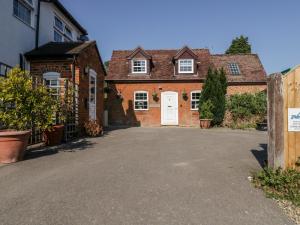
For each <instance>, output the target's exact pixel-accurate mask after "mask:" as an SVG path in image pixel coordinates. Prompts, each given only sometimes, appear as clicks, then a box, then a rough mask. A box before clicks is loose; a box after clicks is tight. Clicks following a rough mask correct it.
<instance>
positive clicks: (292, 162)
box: [268, 66, 300, 168]
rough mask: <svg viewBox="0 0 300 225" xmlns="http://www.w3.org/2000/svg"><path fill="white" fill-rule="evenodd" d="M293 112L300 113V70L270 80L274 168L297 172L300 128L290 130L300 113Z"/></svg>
mask: <svg viewBox="0 0 300 225" xmlns="http://www.w3.org/2000/svg"><path fill="white" fill-rule="evenodd" d="M289 110H290V111H291V110H296V111H299V112H300V66H298V67H297V68H295V69H293V70H291V71H290V72H289V73H287V74H285V75H282V74H273V75H271V76H270V77H269V80H268V120H269V131H268V132H269V145H268V162H269V166H270V167H274V168H277V167H282V168H297V164H298V163H297V161H299V160H300V125H299V127H298V128H297V129H295V130H289V123H292V122H291V121H292V120H293V119H297V118H298V116H299V117H300V113H299V115H292V116H291V115H289ZM299 119H300V118H298V120H299ZM298 122H299V124H300V121H298ZM296 127H297V124H296ZM298 168H299V167H298Z"/></svg>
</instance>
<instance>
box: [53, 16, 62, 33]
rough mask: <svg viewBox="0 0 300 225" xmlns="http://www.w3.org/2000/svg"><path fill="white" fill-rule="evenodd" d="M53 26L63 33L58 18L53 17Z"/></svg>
mask: <svg viewBox="0 0 300 225" xmlns="http://www.w3.org/2000/svg"><path fill="white" fill-rule="evenodd" d="M54 25H55V28H57V29H58V30H60V31H61V32H64V24H63V22H62V21H61V19H59V18H58V17H55V19H54Z"/></svg>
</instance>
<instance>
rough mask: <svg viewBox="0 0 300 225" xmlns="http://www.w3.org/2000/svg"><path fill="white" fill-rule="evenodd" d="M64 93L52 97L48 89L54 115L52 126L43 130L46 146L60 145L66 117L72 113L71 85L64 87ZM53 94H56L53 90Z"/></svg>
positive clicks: (72, 93)
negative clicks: (52, 99)
mask: <svg viewBox="0 0 300 225" xmlns="http://www.w3.org/2000/svg"><path fill="white" fill-rule="evenodd" d="M65 87H66V91H65V92H64V93H63V94H60V95H52V94H51V92H52V90H51V89H49V92H50V93H49V94H50V95H52V97H53V98H54V99H55V102H56V103H55V109H56V111H55V113H54V114H53V115H52V118H53V119H52V125H51V126H50V128H49V129H46V130H44V132H43V135H44V142H45V144H46V145H48V146H55V145H59V144H61V142H62V141H63V137H64V128H65V125H64V124H65V122H66V120H67V116H68V115H69V114H70V113H72V111H73V101H74V99H73V97H74V93H75V92H74V89H73V87H72V86H71V85H66V84H65ZM54 93H57V92H56V91H55V90H54Z"/></svg>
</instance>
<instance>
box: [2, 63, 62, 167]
mask: <svg viewBox="0 0 300 225" xmlns="http://www.w3.org/2000/svg"><path fill="white" fill-rule="evenodd" d="M55 111H56V102H55V100H54V99H53V98H52V97H51V96H50V95H49V92H48V90H47V88H46V87H45V86H43V85H42V84H40V85H38V86H36V87H35V85H33V80H32V78H31V77H30V75H29V73H27V72H25V71H22V70H21V69H19V68H14V69H12V70H11V71H10V72H9V73H8V75H7V77H5V78H0V129H1V130H0V162H1V163H12V162H17V161H19V160H22V159H23V155H24V151H25V149H26V147H27V145H28V139H29V136H30V133H31V128H32V126H33V125H34V126H35V128H38V129H41V130H46V129H49V127H50V125H51V123H52V115H53V113H54V112H55Z"/></svg>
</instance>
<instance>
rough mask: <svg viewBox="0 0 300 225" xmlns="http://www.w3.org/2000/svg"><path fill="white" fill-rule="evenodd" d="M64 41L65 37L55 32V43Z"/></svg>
mask: <svg viewBox="0 0 300 225" xmlns="http://www.w3.org/2000/svg"><path fill="white" fill-rule="evenodd" d="M63 40H64V38H63V36H62V35H61V34H60V33H59V32H57V31H56V30H54V41H55V42H63Z"/></svg>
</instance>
